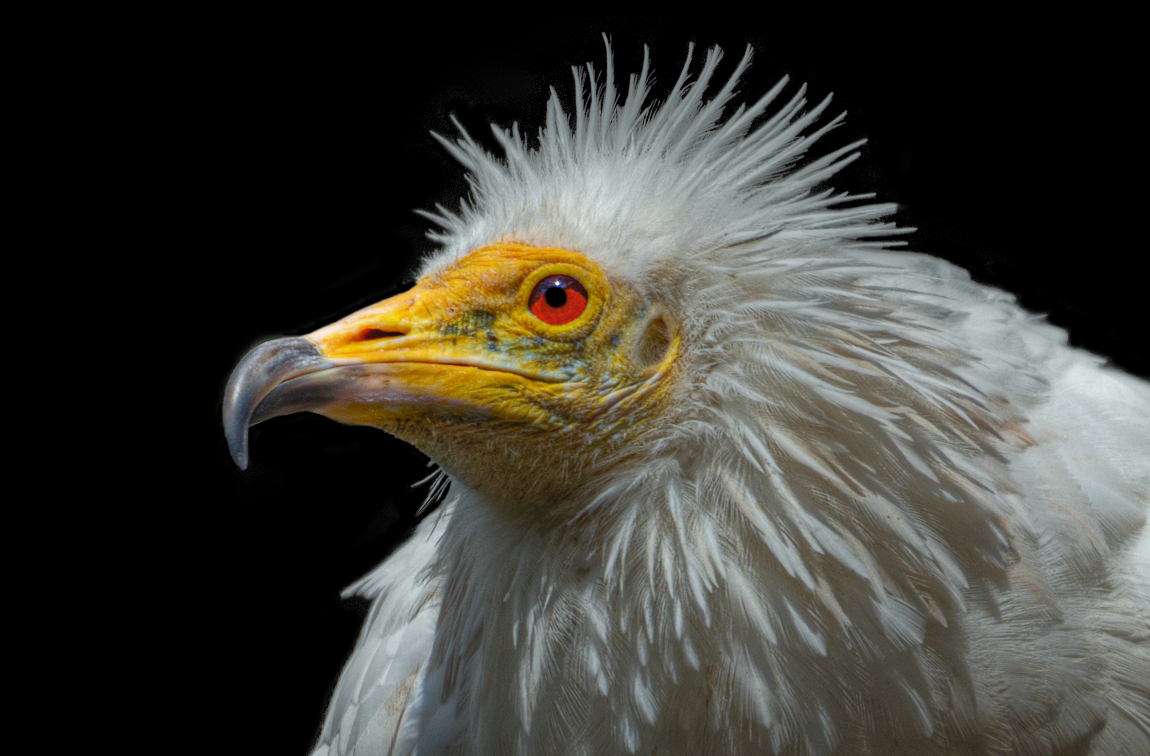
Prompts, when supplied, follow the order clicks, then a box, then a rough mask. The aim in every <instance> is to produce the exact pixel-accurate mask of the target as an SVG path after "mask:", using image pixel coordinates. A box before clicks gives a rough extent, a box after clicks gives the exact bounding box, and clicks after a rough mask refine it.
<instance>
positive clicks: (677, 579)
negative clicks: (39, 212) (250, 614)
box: [224, 49, 1150, 756]
mask: <svg viewBox="0 0 1150 756" xmlns="http://www.w3.org/2000/svg"><path fill="white" fill-rule="evenodd" d="M719 59H720V52H719V50H717V49H712V50H711V51H710V52H709V53H708V54H707V56H706V60H705V62H704V63H703V65H702V68H701V70H700V71H699V72H698V74H697V75H696V76H695V77H694V80H693V81H691V71H692V67H691V56H690V54H689V55H688V60H687V63H686V64H685V65H684V66H683V69H682V72H681V73H680V75H679V77H678V80H677V81H676V82H675V84H674V85H673V86H672V87H671V90H670V94H669V95H668V96H667V98H666V100H665V101H663V102H661V103H655V102H652V101H651V100H650V98H649V82H650V76H649V70H648V62H647V60H646V58H645V59H644V64H643V69H642V72H641V73H640V74H638V75H637V76H632V77H631V78H630V80H629V84H628V86H627V91H626V92H625V93H621V92H619V91H617V89H616V86H615V83H614V72H613V71H612V65H611V54H610V50H609V49H608V53H607V70H606V76H605V78H604V79H603V80H602V82H601V83H600V82H599V81H598V80H597V78H596V76H595V72H594V70H593V69H592V67H591V66H590V65H588V67H587V74H588V75H587V76H586V78H585V77H584V76H583V75H582V73H581V72H579V71H576V75H575V98H576V103H577V105H576V107H575V112H574V119H573V120H574V123H572V119H571V118H570V117H569V116H568V115H567V114H566V113H565V112H564V111H563V109H562V108H561V106H560V104H559V100H558V97H557V96H555V95H554V93H553V95H552V98H551V100H550V102H549V103H548V106H547V121H546V126H545V128H543V129H541V130H540V132H539V134H538V137H537V140H528V139H526V138H524V137H523V136H522V135H521V134H520V133H519V131H518V129H517V128H514V127H513V128H512V129H511V130H510V131H504V130H498V129H497V130H496V131H495V134H496V137H497V138H498V139H499V141H500V143H501V145H502V147H503V150H504V154H503V156H501V157H494V156H492V155H490V154H488V153H487V152H486V151H485V150H484V149H483V148H482V147H480V146H479V145H478V144H477V143H476V142H474V141H473V140H472V139H470V138H469V137H468V136H467V135H466V134H463V135H462V136H461V138H460V139H458V140H457V141H448V140H441V141H443V143H444V145H445V146H446V147H447V149H448V150H449V151H450V152H451V153H452V154H453V155H454V156H455V157H456V158H458V160H459V161H460V162H461V163H462V164H463V165H464V166H465V167H466V169H467V170H468V171H469V174H468V179H469V181H470V184H471V196H470V197H469V198H468V199H465V200H464V201H463V204H462V207H461V209H460V210H459V211H458V212H457V213H453V212H450V211H448V210H446V209H443V208H439V210H438V212H437V213H435V214H430V215H429V216H428V217H430V218H431V219H433V220H434V221H435V222H436V223H438V224H439V225H440V226H441V227H442V229H443V230H442V231H441V232H439V233H436V234H433V235H432V238H433V239H434V240H435V241H436V242H437V243H438V245H439V247H440V248H439V250H438V251H437V252H436V253H435V254H434V255H432V256H431V257H430V258H429V259H428V260H427V262H426V264H425V265H424V268H423V273H422V277H421V278H420V280H419V282H418V283H417V285H416V286H415V288H414V289H412V290H410V291H408V292H406V293H403V294H401V295H399V296H397V297H393V298H391V299H388V300H385V301H383V302H381V303H379V304H377V305H373V306H371V307H368V308H366V309H364V310H362V311H360V312H358V313H355V314H354V315H351V316H349V317H347V318H345V319H343V320H341V321H340V322H338V323H335V324H333V325H330V326H327V327H325V328H322V329H320V330H319V331H316V332H315V333H313V334H311V335H310V336H308V337H306V338H295V339H280V340H276V341H272V342H269V343H267V344H264V345H262V346H260V347H257V348H256V349H255V350H253V351H252V353H250V354H249V355H248V356H247V357H245V358H244V360H243V361H242V362H241V363H240V365H239V366H237V368H236V370H235V372H234V373H233V375H232V379H231V381H230V383H229V386H228V389H227V396H226V398H225V410H224V413H225V427H226V430H227V433H228V437H229V443H230V444H231V448H232V451H233V455H234V456H235V458H236V461H237V463H238V464H239V465H240V466H241V467H245V466H246V464H247V427H248V425H249V424H252V423H256V422H260V421H262V420H264V419H267V418H268V417H272V416H275V415H279V414H284V413H287V412H295V411H301V410H310V411H314V412H320V413H321V414H324V415H327V416H329V417H332V418H335V419H337V420H341V421H344V422H351V423H362V424H370V425H375V426H378V427H380V428H382V429H384V430H386V431H387V432H389V433H392V434H394V435H396V436H398V437H400V438H402V439H405V440H407V441H409V442H411V443H412V444H414V445H415V446H417V447H419V448H420V449H421V450H423V451H424V452H426V453H427V454H428V455H429V456H430V457H431V458H432V459H433V460H434V461H435V462H437V463H438V464H439V466H440V467H441V469H442V473H441V475H442V477H441V478H440V479H439V481H438V483H439V484H440V485H446V483H447V482H448V481H449V482H450V492H449V494H448V496H447V499H446V500H445V502H444V503H443V505H442V506H441V508H440V510H439V511H438V512H437V513H436V514H434V515H431V516H429V517H427V518H426V519H425V520H424V521H423V523H422V524H421V525H420V526H419V528H418V529H417V531H416V533H415V534H414V536H412V538H411V539H410V540H409V541H408V542H407V543H406V544H405V545H403V546H402V547H401V548H399V549H398V550H397V551H396V552H395V553H394V554H393V555H392V556H391V557H390V558H388V559H387V560H386V561H385V562H384V563H383V564H382V565H381V566H380V567H378V568H377V569H376V570H375V571H374V572H372V573H371V574H369V575H367V576H366V577H364V578H363V579H362V580H361V581H359V582H358V583H356V584H355V585H353V586H352V587H351V588H349V589H348V590H349V592H354V593H358V594H361V595H363V596H366V597H368V598H370V599H372V600H373V602H374V603H373V604H372V609H371V612H370V615H369V617H368V620H367V623H366V625H365V626H364V629H363V632H362V635H361V636H360V639H359V642H358V644H357V646H356V649H355V651H354V653H353V655H352V657H351V659H350V660H349V661H348V664H347V667H346V669H345V670H344V672H343V674H342V676H341V678H340V681H339V683H338V686H337V688H336V691H335V695H334V698H333V700H332V702H331V705H330V708H329V710H328V714H327V719H326V721H325V723H324V726H323V731H322V734H321V736H320V740H319V743H318V745H317V747H316V751H315V754H316V756H337V754H338V755H342V754H355V755H356V756H368V755H376V754H380V755H382V754H397V755H398V754H418V756H432V755H434V754H457V755H463V754H589V755H591V754H593V755H598V754H634V753H642V754H659V755H660V756H665V755H666V754H812V755H814V754H835V756H846V755H848V754H852V755H853V754H923V755H930V754H940V755H941V754H1104V755H1106V756H1115V755H1117V754H1130V755H1132V756H1138V755H1139V754H1143V755H1144V754H1150V619H1148V618H1150V529H1148V528H1147V527H1146V518H1147V508H1148V502H1150V386H1148V385H1147V384H1146V383H1144V382H1141V381H1139V380H1137V379H1135V378H1132V377H1130V376H1127V375H1125V374H1122V373H1120V372H1117V371H1114V370H1111V369H1108V368H1106V367H1105V366H1104V365H1103V364H1102V360H1101V359H1100V358H1097V357H1095V356H1092V355H1090V354H1087V353H1084V352H1082V351H1079V350H1076V349H1072V348H1070V347H1068V346H1067V344H1066V336H1065V333H1064V332H1062V331H1061V330H1059V329H1057V328H1055V327H1053V326H1050V325H1048V324H1045V323H1044V322H1042V320H1041V319H1040V318H1037V317H1035V316H1032V315H1030V314H1028V313H1026V312H1024V311H1023V310H1021V309H1020V308H1019V307H1018V306H1017V305H1016V304H1015V301H1014V298H1013V297H1012V296H1010V295H1008V294H1005V293H1003V292H1000V291H997V290H994V289H990V288H987V287H984V286H980V285H978V284H975V283H973V282H972V281H971V280H970V278H969V276H968V275H967V274H966V273H965V272H964V271H962V270H960V269H958V268H956V267H954V266H952V265H949V264H947V263H945V262H942V261H940V260H938V259H934V258H931V257H927V256H924V255H921V254H914V253H911V252H908V251H900V250H892V249H891V247H893V246H895V245H894V244H892V242H890V241H889V237H890V236H891V235H892V234H895V233H897V229H896V228H895V226H894V224H892V223H889V222H885V223H884V222H880V219H882V218H884V217H887V216H889V215H890V214H891V213H892V212H893V210H894V208H893V207H892V206H891V205H887V204H872V203H869V202H868V201H867V200H869V198H870V195H854V196H852V195H847V194H833V193H831V192H830V191H829V190H827V191H821V190H818V189H817V188H818V187H821V186H823V185H824V184H825V182H827V180H828V179H830V177H831V176H832V175H834V173H835V172H836V171H838V170H839V169H840V168H841V167H842V166H844V165H845V164H846V163H848V162H850V161H851V160H853V159H854V158H856V157H857V154H858V153H857V151H856V150H857V148H858V146H859V144H861V142H856V143H854V144H851V145H848V146H846V147H844V148H842V149H838V150H835V151H833V152H830V153H829V154H824V155H820V156H817V157H813V156H810V155H809V149H810V147H811V146H812V145H813V144H814V143H815V141H816V140H817V139H818V138H819V137H821V136H822V135H824V134H825V133H826V132H827V131H828V130H830V129H831V128H833V127H835V126H836V125H838V124H839V123H840V119H841V116H840V117H839V118H833V119H830V120H823V114H824V112H825V111H826V109H827V107H828V103H829V98H827V99H826V100H823V101H822V102H821V103H819V104H818V105H816V106H814V107H813V108H809V109H808V108H807V105H806V100H805V88H800V89H799V90H798V91H797V92H795V93H794V94H792V95H789V96H784V92H785V91H786V87H785V85H786V80H785V79H784V80H783V81H780V82H779V83H778V84H777V85H776V86H775V87H774V88H773V89H771V90H770V91H769V92H767V93H766V94H765V95H763V96H762V97H761V98H760V99H759V100H757V101H756V102H754V103H753V104H750V105H739V106H738V107H733V102H734V100H735V89H736V85H737V83H738V81H739V78H740V75H741V74H742V73H743V71H744V69H745V68H746V66H747V65H748V62H749V59H750V51H749V50H748V52H747V55H746V56H744V57H743V59H742V61H741V62H740V63H739V64H738V66H737V67H736V70H735V72H734V74H733V75H732V76H731V77H730V79H729V80H728V81H727V82H726V83H725V84H723V85H722V86H721V87H719V91H718V92H717V93H715V94H714V96H712V97H710V98H709V99H708V98H707V97H706V95H705V91H706V89H707V87H708V85H709V84H710V83H711V80H712V76H713V74H714V72H715V70H716V66H717V65H718V63H719ZM780 97H783V99H780ZM778 102H782V103H783V104H781V106H779V105H776V103H778ZM772 107H773V108H774V110H773V112H772V111H771V108H772ZM461 131H462V130H461ZM365 474H370V473H369V472H365ZM381 483H383V482H381Z"/></svg>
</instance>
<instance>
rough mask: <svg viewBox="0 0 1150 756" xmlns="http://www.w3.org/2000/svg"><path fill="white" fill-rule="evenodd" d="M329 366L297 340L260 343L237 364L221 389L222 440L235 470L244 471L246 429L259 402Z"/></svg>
mask: <svg viewBox="0 0 1150 756" xmlns="http://www.w3.org/2000/svg"><path fill="white" fill-rule="evenodd" d="M330 365H331V362H330V361H329V360H328V359H327V358H326V357H324V356H323V355H322V354H320V351H319V349H318V348H317V347H316V346H315V344H313V343H312V342H310V341H308V340H307V339H303V338H298V337H293V338H285V339H273V340H272V341H267V342H264V343H263V344H260V345H259V346H257V347H256V348H255V349H253V350H251V351H250V352H248V353H247V354H246V355H245V356H244V358H243V359H242V360H240V362H239V364H238V365H236V367H235V370H233V371H232V375H231V377H230V378H229V379H228V385H227V388H226V389H224V412H223V423H224V436H226V437H227V440H228V451H229V452H231V455H232V460H233V461H234V462H235V463H236V466H237V467H239V468H240V469H241V470H246V469H247V468H248V427H249V426H250V425H253V424H254V423H253V422H252V416H253V415H254V414H255V412H256V409H257V408H258V407H259V405H260V402H262V401H263V400H264V398H265V397H267V395H268V394H270V393H271V392H272V391H273V390H274V389H275V388H276V387H277V386H279V385H280V384H281V383H283V382H284V381H287V380H290V379H292V378H295V377H297V376H300V375H304V374H306V373H312V372H315V371H317V370H322V369H324V368H326V367H329V366H330ZM262 419H266V418H257V420H256V422H259V421H260V420H262Z"/></svg>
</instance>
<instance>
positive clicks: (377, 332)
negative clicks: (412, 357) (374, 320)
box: [356, 328, 407, 341]
mask: <svg viewBox="0 0 1150 756" xmlns="http://www.w3.org/2000/svg"><path fill="white" fill-rule="evenodd" d="M406 335H407V334H406V333H404V332H402V331H384V330H381V329H379V328H368V329H366V330H364V331H363V332H362V333H360V334H359V337H358V338H357V339H356V341H374V340H376V339H392V338H395V337H396V336H406Z"/></svg>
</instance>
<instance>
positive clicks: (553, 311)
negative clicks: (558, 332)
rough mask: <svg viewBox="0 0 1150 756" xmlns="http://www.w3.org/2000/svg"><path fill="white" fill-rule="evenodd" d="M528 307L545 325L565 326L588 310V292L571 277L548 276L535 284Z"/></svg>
mask: <svg viewBox="0 0 1150 756" xmlns="http://www.w3.org/2000/svg"><path fill="white" fill-rule="evenodd" d="M527 307H528V308H530V310H531V312H532V313H534V315H535V317H537V318H539V319H540V320H542V321H543V322H544V323H550V324H551V325H563V324H564V323H570V322H571V321H572V320H574V319H575V318H577V317H579V316H580V315H582V314H583V311H584V310H586V309H587V290H586V289H584V288H583V284H581V283H579V282H578V281H576V280H575V279H574V278H572V277H571V276H548V277H547V278H544V279H543V280H542V281H540V282H539V283H537V284H535V290H534V291H532V292H531V299H530V301H528V303H527Z"/></svg>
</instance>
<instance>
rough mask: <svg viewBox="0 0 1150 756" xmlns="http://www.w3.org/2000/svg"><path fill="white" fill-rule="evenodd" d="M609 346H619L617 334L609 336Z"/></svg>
mask: <svg viewBox="0 0 1150 756" xmlns="http://www.w3.org/2000/svg"><path fill="white" fill-rule="evenodd" d="M611 346H619V334H617V333H616V334H612V336H611Z"/></svg>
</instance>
